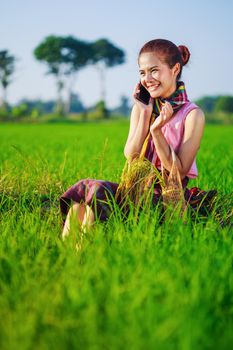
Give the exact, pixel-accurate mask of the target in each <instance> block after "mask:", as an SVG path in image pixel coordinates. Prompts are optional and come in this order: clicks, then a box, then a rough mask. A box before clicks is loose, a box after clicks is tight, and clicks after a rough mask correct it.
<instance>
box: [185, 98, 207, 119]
mask: <svg viewBox="0 0 233 350" xmlns="http://www.w3.org/2000/svg"><path fill="white" fill-rule="evenodd" d="M186 119H193V120H197V119H198V120H200V121H201V120H203V121H204V120H205V114H204V112H203V110H202V109H201V108H200V107H199V106H198V105H197V104H196V103H194V102H190V103H189V106H187V111H186Z"/></svg>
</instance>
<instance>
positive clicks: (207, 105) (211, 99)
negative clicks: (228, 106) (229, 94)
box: [195, 96, 218, 113]
mask: <svg viewBox="0 0 233 350" xmlns="http://www.w3.org/2000/svg"><path fill="white" fill-rule="evenodd" d="M217 100H218V96H206V97H202V98H200V99H198V100H196V101H195V102H196V103H197V105H198V106H199V107H201V109H203V111H204V112H206V113H211V112H213V111H214V110H215V105H216V102H217Z"/></svg>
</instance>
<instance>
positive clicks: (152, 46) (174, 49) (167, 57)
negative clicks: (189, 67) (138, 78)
mask: <svg viewBox="0 0 233 350" xmlns="http://www.w3.org/2000/svg"><path fill="white" fill-rule="evenodd" d="M148 52H154V53H156V54H157V55H158V56H159V58H160V59H161V61H162V62H164V63H166V64H167V65H168V66H169V67H170V68H172V67H174V65H175V64H176V63H180V72H179V73H178V75H177V78H176V79H177V80H179V79H180V77H181V73H182V68H183V66H185V65H186V63H188V61H189V57H190V52H189V49H188V48H187V47H186V46H184V45H179V46H176V45H175V44H174V43H173V42H171V41H169V40H166V39H154V40H151V41H148V42H147V43H146V44H145V45H144V46H143V47H142V48H141V50H140V52H139V55H138V58H139V57H140V56H141V54H143V53H148Z"/></svg>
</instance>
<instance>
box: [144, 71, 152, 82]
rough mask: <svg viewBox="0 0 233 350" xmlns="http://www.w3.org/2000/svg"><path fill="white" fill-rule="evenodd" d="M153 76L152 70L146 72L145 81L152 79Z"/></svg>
mask: <svg viewBox="0 0 233 350" xmlns="http://www.w3.org/2000/svg"><path fill="white" fill-rule="evenodd" d="M151 77H152V76H151V73H150V72H148V73H146V74H145V77H144V78H145V81H146V82H149V81H151Z"/></svg>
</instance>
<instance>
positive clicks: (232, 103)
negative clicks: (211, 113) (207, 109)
mask: <svg viewBox="0 0 233 350" xmlns="http://www.w3.org/2000/svg"><path fill="white" fill-rule="evenodd" d="M215 110H216V111H217V112H219V111H220V112H225V113H233V96H220V97H219V98H218V100H217V102H216V105H215Z"/></svg>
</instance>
